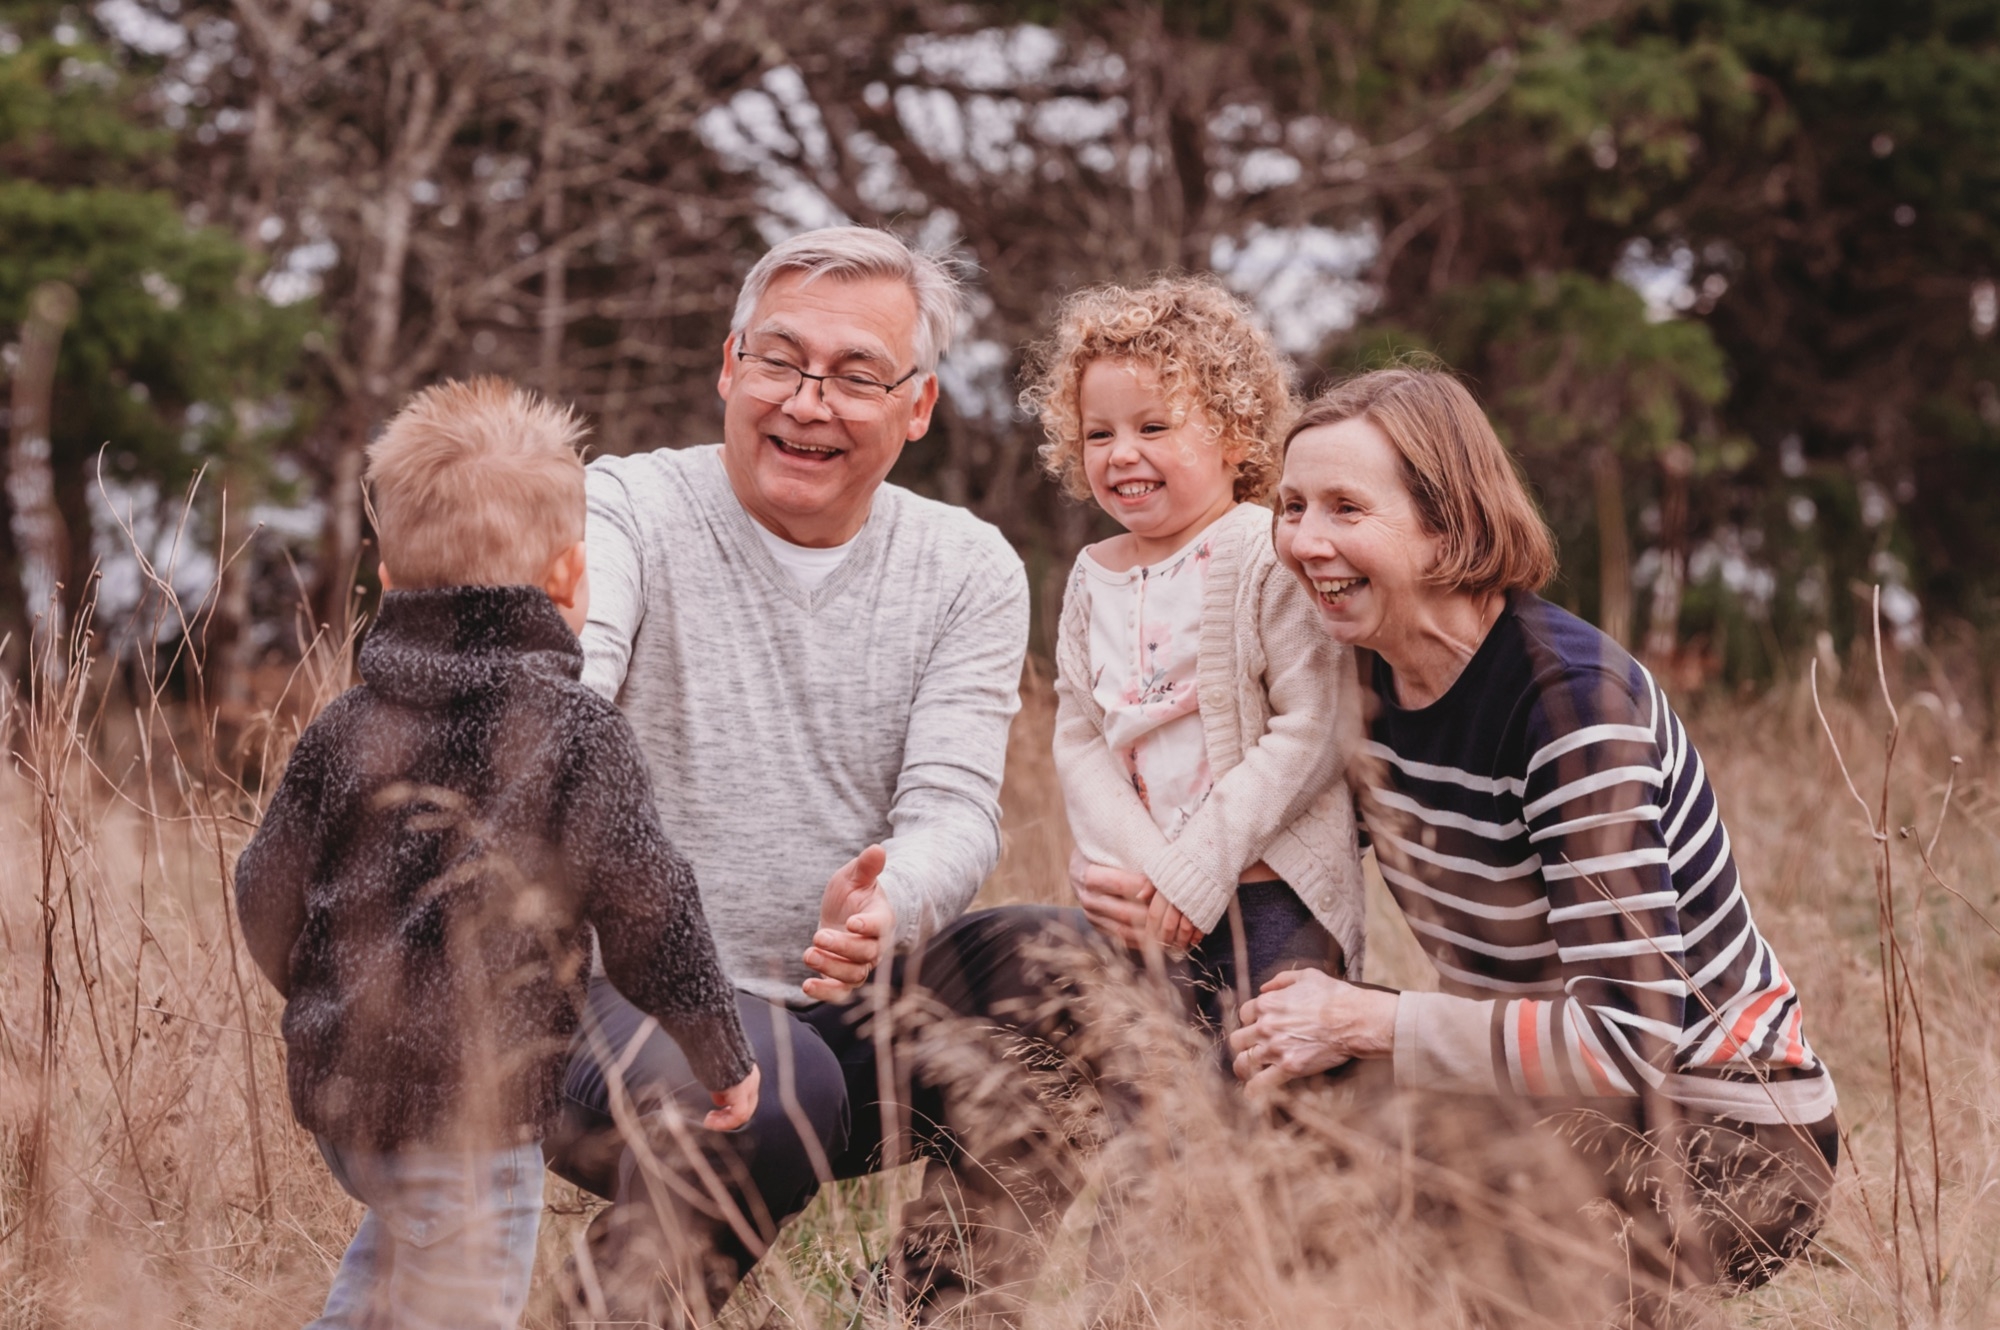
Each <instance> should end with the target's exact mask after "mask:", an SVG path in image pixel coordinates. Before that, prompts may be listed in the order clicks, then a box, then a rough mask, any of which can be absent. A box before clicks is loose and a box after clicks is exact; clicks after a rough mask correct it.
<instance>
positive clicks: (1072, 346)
mask: <svg viewBox="0 0 2000 1330" xmlns="http://www.w3.org/2000/svg"><path fill="white" fill-rule="evenodd" d="M1106 358H1109V359H1115V360H1129V361H1134V362H1136V363H1138V364H1141V365H1144V366H1146V367H1147V368H1148V369H1150V370H1152V371H1153V372H1154V373H1155V374H1157V375H1159V377H1160V382H1161V386H1162V387H1164V388H1165V389H1166V391H1167V395H1168V397H1169V399H1170V400H1171V402H1172V404H1173V408H1174V414H1175V418H1176V419H1177V420H1178V419H1180V418H1182V417H1183V416H1184V415H1185V414H1186V413H1187V412H1188V411H1189V410H1191V409H1195V408H1199V409H1200V410H1201V411H1202V412H1203V414H1205V415H1206V416H1207V417H1208V418H1209V420H1210V421H1211V422H1213V423H1214V425H1215V428H1216V440H1215V442H1216V446H1217V447H1218V448H1221V449H1222V450H1224V451H1225V452H1227V451H1237V450H1240V452H1241V454H1242V460H1241V461H1240V462H1239V463H1238V464H1237V467H1236V497H1237V499H1238V500H1239V501H1248V502H1255V501H1261V500H1262V499H1264V498H1266V497H1267V496H1268V495H1269V494H1270V492H1271V488H1272V486H1274V485H1276V484H1277V481H1278V473H1279V471H1280V469H1281V467H1282V462H1281V458H1280V452H1279V450H1280V447H1281V444H1282V442H1283V440H1284V437H1285V427H1286V426H1287V425H1288V424H1290V423H1291V414H1292V377H1293V376H1292V367H1291V365H1290V363H1289V362H1288V361H1287V360H1286V359H1285V358H1284V357H1283V356H1282V355H1280V354H1279V353H1278V349H1277V347H1276V346H1275V345H1273V343H1272V341H1271V337H1270V334H1269V333H1267V332H1265V331H1264V329H1263V328H1262V327H1261V326H1260V325H1259V324H1258V322H1257V319H1256V316H1255V315H1253V314H1252V313H1251V312H1250V308H1249V307H1248V306H1247V305H1245V304H1244V303H1243V302H1242V301H1241V300H1239V299H1238V298H1237V297H1236V296H1234V295H1232V294H1230V292H1229V291H1228V289H1227V288H1225V287H1224V286H1223V285H1222V283H1221V282H1219V281H1217V280H1216V279H1215V278H1213V277H1160V278H1156V279H1155V280H1154V281H1152V282H1151V283H1149V284H1148V285H1146V286H1142V287H1137V288H1134V287H1126V286H1119V285H1116V284H1113V283H1105V284H1104V285H1101V286H1091V287H1086V288H1084V289H1083V290H1081V291H1077V292H1074V293H1072V294H1071V295H1070V296H1069V298H1068V299H1066V300H1064V301H1063V303H1062V309H1061V310H1060V312H1059V313H1058V314H1057V316H1056V327H1055V331H1054V332H1053V333H1052V334H1051V335H1050V336H1049V338H1048V340H1047V341H1045V342H1043V343H1041V344H1040V345H1038V346H1036V347H1034V348H1033V349H1032V350H1031V351H1030V353H1029V371H1028V386H1027V387H1026V388H1025V389H1023V390H1022V393H1021V405H1022V407H1023V408H1024V409H1026V410H1028V411H1031V412H1033V413H1034V414H1036V415H1037V416H1039V417H1040V418H1041V422H1042V432H1043V433H1044V434H1046V435H1047V436H1048V442H1047V443H1044V444H1043V445H1042V447H1041V450H1040V451H1041V458H1042V466H1043V467H1044V468H1045V469H1046V470H1047V471H1048V473H1049V474H1050V475H1051V476H1054V477H1055V478H1056V480H1058V481H1059V482H1061V484H1062V487H1063V489H1064V490H1065V491H1066V492H1067V493H1069V494H1070V495H1071V496H1073V497H1075V498H1079V499H1087V498H1089V497H1090V482H1089V481H1087V480H1086V479H1085V478H1084V474H1083V424H1082V418H1081V412H1080V409H1079V403H1078V400H1077V395H1078V391H1079V389H1080V387H1081V385H1082V382H1083V374H1084V371H1085V370H1086V369H1088V368H1089V367H1090V364H1091V362H1092V361H1094V360H1102V359H1106Z"/></svg>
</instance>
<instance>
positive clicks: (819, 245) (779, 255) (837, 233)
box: [729, 226, 960, 374]
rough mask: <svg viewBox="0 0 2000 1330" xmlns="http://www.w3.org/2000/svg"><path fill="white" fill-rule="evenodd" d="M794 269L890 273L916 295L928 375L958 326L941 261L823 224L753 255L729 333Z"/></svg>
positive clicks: (954, 282) (948, 273)
mask: <svg viewBox="0 0 2000 1330" xmlns="http://www.w3.org/2000/svg"><path fill="white" fill-rule="evenodd" d="M785 272H799V273H804V274H805V280H807V281H809V282H810V281H814V280H817V279H818V278H821V277H837V278H847V279H854V278H865V277H895V278H898V279H900V280H902V281H904V282H906V283H908V284H909V287H910V294H911V295H913V296H915V297H916V298H917V327H916V335H915V337H914V338H913V339H912V340H913V342H914V347H913V349H914V350H915V352H916V356H917V368H918V369H920V370H922V371H924V373H926V374H929V373H932V372H934V371H935V370H936V369H937V363H938V359H939V357H941V356H943V355H944V353H945V351H946V350H947V349H948V348H949V347H950V346H951V335H952V333H953V332H954V331H956V329H957V327H958V313H959V305H960V297H959V281H958V277H957V275H956V274H954V273H953V272H952V270H951V269H950V268H948V267H946V266H945V264H944V261H943V260H941V259H939V258H938V257H937V256H935V255H932V254H925V253H922V252H921V251H919V250H915V249H912V248H910V246H909V245H908V244H907V243H905V242H904V241H903V239H902V238H901V237H900V236H897V235H894V234H893V233H891V232H888V231H879V230H877V229H875V228H874V227H872V226H825V227H821V228H820V229H819V230H817V231H806V232H804V233H802V234H800V235H795V236H793V237H792V238H791V239H789V240H783V241H780V242H779V243H778V244H776V245H774V246H772V247H771V250H770V252H769V253H767V254H765V255H764V257H763V258H761V259H758V260H757V263H756V266H755V267H753V268H751V269H750V275H749V276H748V277H745V278H744V279H743V290H742V292H741V293H740V294H739V295H738V296H737V297H736V313H735V315H734V316H732V317H731V319H730V321H729V333H730V336H732V337H735V336H739V335H741V334H742V332H743V331H744V329H746V328H748V327H749V326H750V315H751V314H752V313H753V312H754V311H755V310H756V308H757V302H758V301H759V300H762V299H763V298H764V292H765V291H767V290H769V289H770V286H771V283H772V282H773V281H774V280H775V279H776V278H777V276H778V274H779V273H785Z"/></svg>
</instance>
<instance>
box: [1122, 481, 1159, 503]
mask: <svg viewBox="0 0 2000 1330" xmlns="http://www.w3.org/2000/svg"><path fill="white" fill-rule="evenodd" d="M1158 488H1160V482H1159V481H1157V480H1128V481H1126V482H1125V483H1124V484H1122V485H1113V486H1112V487H1111V489H1112V492H1113V493H1115V494H1118V495H1121V496H1122V497H1124V498H1127V499H1137V498H1142V497H1144V496H1145V495H1148V494H1151V493H1152V492H1153V491H1154V490H1156V489H1158Z"/></svg>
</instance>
